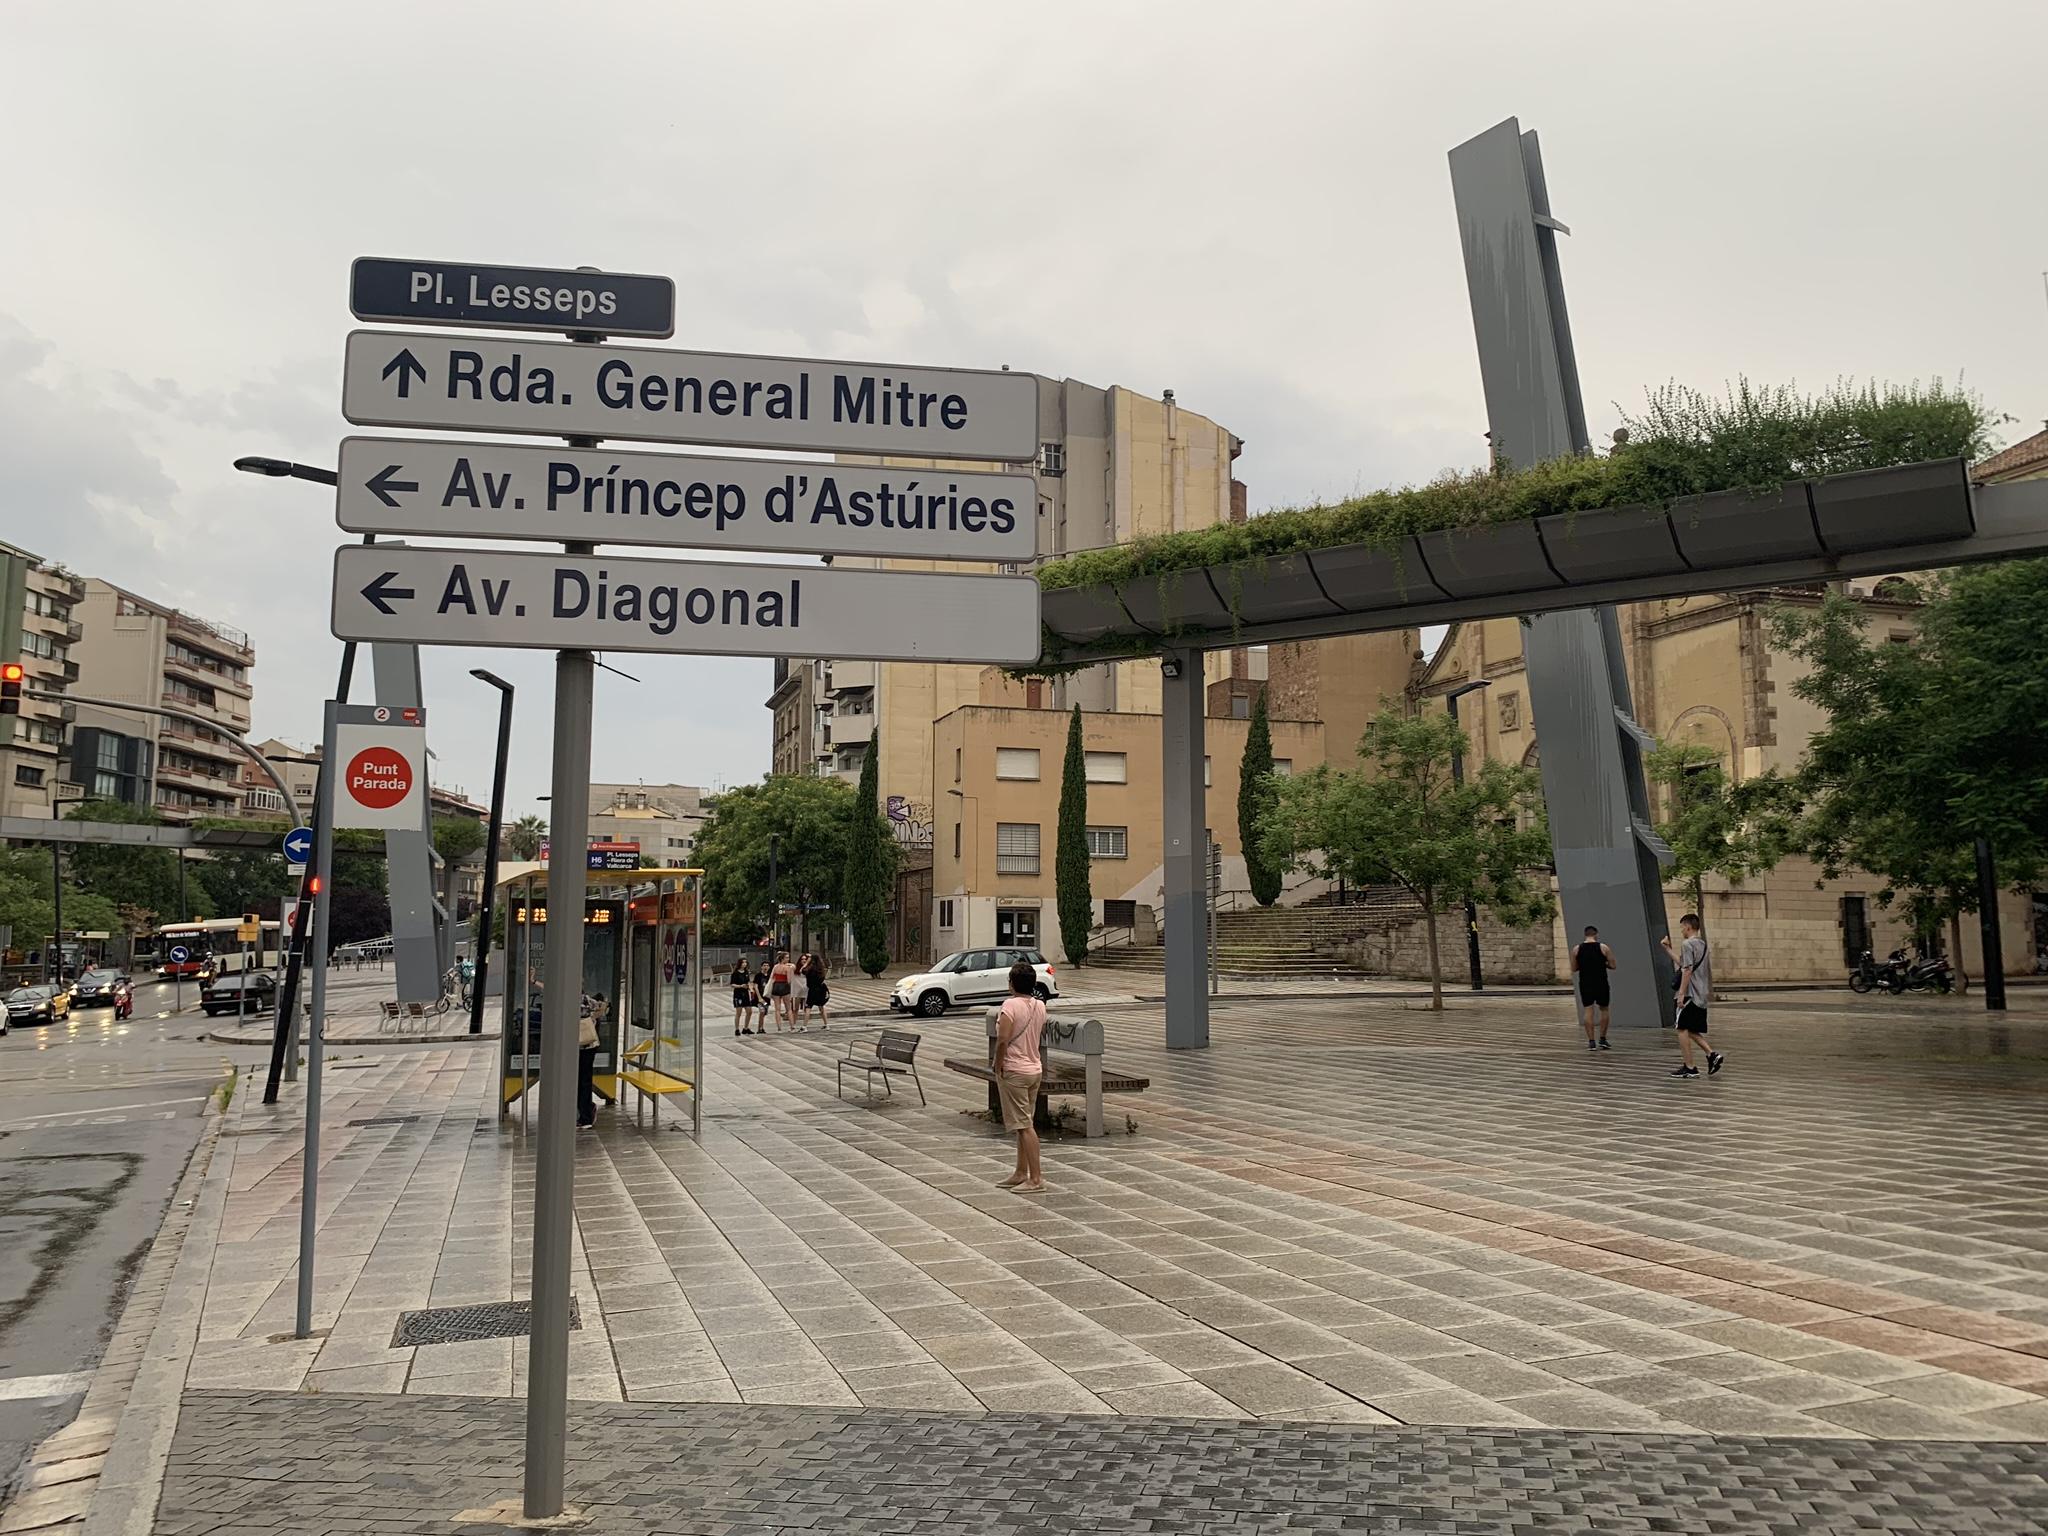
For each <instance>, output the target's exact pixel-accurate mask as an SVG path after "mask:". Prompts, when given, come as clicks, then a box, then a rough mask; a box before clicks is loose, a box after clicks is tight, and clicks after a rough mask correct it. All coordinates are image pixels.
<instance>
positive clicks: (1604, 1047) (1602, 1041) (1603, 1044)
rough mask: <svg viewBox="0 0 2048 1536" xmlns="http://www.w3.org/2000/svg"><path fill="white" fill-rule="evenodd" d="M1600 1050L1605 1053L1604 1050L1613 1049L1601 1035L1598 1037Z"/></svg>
mask: <svg viewBox="0 0 2048 1536" xmlns="http://www.w3.org/2000/svg"><path fill="white" fill-rule="evenodd" d="M1600 1049H1601V1050H1603V1051H1606V1050H1612V1049H1613V1047H1612V1046H1610V1045H1609V1044H1608V1043H1607V1037H1606V1036H1605V1035H1602V1036H1601V1037H1600Z"/></svg>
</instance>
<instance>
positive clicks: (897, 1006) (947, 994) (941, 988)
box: [889, 947, 1060, 1019]
mask: <svg viewBox="0 0 2048 1536" xmlns="http://www.w3.org/2000/svg"><path fill="white" fill-rule="evenodd" d="M1019 960H1022V961H1023V962H1024V963H1025V964H1026V965H1029V966H1030V967H1031V968H1032V970H1034V971H1036V972H1037V973H1038V987H1037V992H1038V995H1039V996H1040V997H1042V998H1044V999H1045V1000H1047V1001H1048V1002H1050V1001H1051V1000H1052V999H1053V998H1055V997H1058V996H1059V995H1060V989H1059V984H1058V978H1057V976H1056V975H1055V973H1054V971H1053V968H1052V967H1051V966H1050V965H1048V964H1047V963H1046V959H1045V956H1044V955H1041V954H1040V953H1039V952H1038V951H1037V950H1035V949H1017V948H1014V947H1012V948H1005V949H963V950H961V951H960V952H959V953H958V954H953V955H948V956H946V958H945V959H943V960H941V961H940V962H939V963H938V964H937V965H935V966H933V967H932V968H931V969H930V970H928V971H925V972H923V973H922V974H920V975H917V976H906V977H904V978H903V979H902V980H901V981H899V982H897V983H896V990H895V991H893V992H891V993H890V994H889V1007H890V1008H891V1009H892V1010H893V1011H895V1012H899V1013H921V1014H923V1015H924V1016H925V1017H926V1018H928V1019H936V1018H937V1017H938V1016H939V1015H940V1014H942V1013H944V1012H945V1011H946V1010H947V1009H948V1008H951V1007H952V1006H953V1005H954V1004H956V1003H976V1002H984V1001H986V1002H1000V1001H1002V999H1004V998H1006V997H1008V996H1009V995H1010V967H1011V966H1013V965H1015V964H1016V963H1017V962H1018V961H1019Z"/></svg>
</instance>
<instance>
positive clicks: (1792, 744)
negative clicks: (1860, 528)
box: [1411, 581, 2036, 981]
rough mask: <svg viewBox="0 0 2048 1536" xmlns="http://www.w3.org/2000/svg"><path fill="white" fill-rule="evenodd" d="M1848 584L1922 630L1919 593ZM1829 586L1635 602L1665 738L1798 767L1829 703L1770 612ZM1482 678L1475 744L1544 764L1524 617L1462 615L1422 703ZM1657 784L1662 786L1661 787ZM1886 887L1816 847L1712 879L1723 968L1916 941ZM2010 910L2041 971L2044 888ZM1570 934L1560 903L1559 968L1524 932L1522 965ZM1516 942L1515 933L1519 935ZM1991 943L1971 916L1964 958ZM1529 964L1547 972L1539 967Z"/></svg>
mask: <svg viewBox="0 0 2048 1536" xmlns="http://www.w3.org/2000/svg"><path fill="white" fill-rule="evenodd" d="M1847 590H1848V591H1849V592H1850V594H1851V595H1852V596H1854V597H1856V598H1857V600H1858V601H1859V602H1860V604H1861V605H1862V610H1863V614H1864V624H1865V629H1866V631H1867V632H1868V633H1869V634H1871V635H1872V636H1873V637H1874V638H1881V639H1886V640H1898V641H1909V640H1911V639H1912V638H1913V636H1914V633H1915V625H1916V622H1917V611H1916V608H1915V606H1914V605H1913V604H1912V603H1911V602H1909V601H1906V600H1904V599H1903V598H1902V597H1900V596H1899V595H1898V593H1897V590H1896V589H1895V588H1893V587H1890V586H1889V585H1888V583H1886V582H1884V581H1876V582H1855V583H1851V584H1849V586H1848V589H1847ZM1822 595H1823V594H1822V591H1821V589H1819V588H1789V589H1782V588H1781V589H1776V590H1772V591H1767V592H1735V593H1717V594H1712V595H1707V596H1698V597H1689V598H1678V599H1671V600H1668V601H1662V602H1654V603H1638V604H1632V605H1629V606H1626V607H1624V608H1622V609H1621V612H1620V618H1621V632H1622V650H1623V655H1624V657H1625V660H1626V665H1627V670H1628V678H1629V687H1630V690H1631V693H1632V695H1633V698H1634V703H1635V715H1636V719H1637V720H1638V722H1639V723H1640V724H1641V725H1642V726H1643V727H1644V728H1645V729H1646V730H1648V731H1649V732H1650V733H1651V734H1652V735H1654V736H1656V737H1657V738H1658V739H1659V740H1660V741H1664V742H1672V743H1685V744H1689V745H1694V746H1699V747H1703V748H1706V749H1707V750H1709V751H1711V752H1713V753H1714V754H1715V755H1716V756H1717V757H1719V758H1720V760H1721V763H1722V766H1723V768H1724V769H1725V770H1726V772H1727V773H1728V775H1729V777H1730V778H1731V779H1733V780H1735V781H1737V782H1740V781H1742V780H1744V779H1748V778H1751V777H1753V776H1754V775H1757V774H1760V773H1765V772H1768V771H1771V770H1774V769H1775V770H1776V771H1778V772H1780V773H1785V774H1790V773H1792V772H1794V771H1796V769H1797V768H1798V766H1799V764H1800V761H1801V759H1802V758H1803V756H1804V755H1805V751H1806V744H1807V742H1808V740H1809V739H1810V738H1811V737H1812V736H1813V735H1814V733H1815V732H1817V731H1818V730H1820V729H1821V728H1822V727H1823V726H1824V725H1825V723H1826V716H1825V714H1824V713H1823V712H1822V711H1821V710H1820V709H1818V708H1817V707H1816V706H1814V705H1812V704H1810V703H1808V702H1807V701H1806V700H1804V699H1802V698H1800V697H1799V696H1798V695H1797V694H1796V693H1795V692H1794V691H1793V686H1794V684H1795V683H1797V682H1798V681H1799V679H1800V678H1801V677H1802V676H1803V675H1804V674H1805V672H1806V671H1807V667H1806V664H1805V663H1804V662H1802V661H1800V660H1799V659H1798V658H1796V657H1794V656H1791V655H1789V654H1787V653H1786V652H1784V651H1782V650H1779V649H1777V648H1775V647H1774V646H1772V645H1771V643H1770V640H1769V635H1768V630H1767V616H1768V613H1769V610H1770V609H1771V608H1772V607H1773V606H1774V605H1776V604H1788V605H1792V606H1795V607H1797V606H1804V607H1814V606H1818V604H1819V603H1820V601H1821V599H1822ZM1482 680H1483V681H1485V682H1486V683H1487V684H1488V685H1489V686H1488V687H1487V688H1486V689H1485V690H1484V692H1482V693H1477V694H1467V695H1466V696H1465V697H1464V698H1462V699H1460V700H1459V701H1458V708H1459V721H1460V723H1461V724H1462V725H1463V726H1464V727H1465V730H1466V734H1467V736H1468V737H1469V738H1470V740H1471V742H1472V756H1473V757H1474V758H1475V759H1478V760H1482V761H1483V760H1486V759H1493V760H1497V761H1502V762H1508V763H1522V764H1527V765H1530V766H1538V765H1539V764H1540V749H1539V746H1538V740H1539V734H1540V729H1541V727H1540V722H1538V721H1537V720H1536V719H1535V717H1534V715H1533V713H1532V712H1531V710H1530V707H1529V689H1528V678H1527V674H1526V672H1525V670H1524V666H1523V661H1522V647H1521V627H1520V624H1519V623H1518V622H1517V621H1516V620H1513V619H1489V620H1485V621H1483V622H1478V623H1471V624H1461V625H1456V626H1453V628H1452V629H1451V630H1450V632H1449V633H1448V634H1446V636H1445V637H1444V640H1443V642H1442V644H1441V645H1440V646H1439V648H1438V649H1437V652H1436V654H1435V655H1434V656H1433V657H1432V658H1431V659H1430V661H1429V663H1428V665H1427V666H1426V667H1425V668H1423V669H1422V671H1421V675H1420V677H1419V678H1418V680H1417V682H1416V684H1415V686H1414V688H1413V689H1412V690H1411V699H1412V702H1413V703H1414V705H1415V707H1417V708H1421V709H1442V708H1444V707H1445V705H1444V699H1445V697H1446V695H1447V694H1449V692H1450V691H1451V690H1452V689H1453V688H1455V687H1457V686H1459V685H1460V684H1462V683H1465V682H1473V681H1482ZM1658 793H1659V792H1658V791H1657V790H1656V789H1655V787H1654V786H1653V788H1652V795H1653V798H1654V797H1656V796H1657V795H1658ZM1661 809H1662V807H1661V806H1660V811H1661ZM1883 888H1884V882H1883V881H1882V880H1880V879H1877V878H1874V877H1872V876H1869V875H1864V874H1861V873H1860V872H1853V871H1852V872H1849V873H1846V874H1845V875H1844V876H1843V877H1842V878H1840V879H1836V880H1824V879H1822V878H1821V874H1820V871H1819V869H1818V868H1817V867H1816V866H1814V865H1813V864H1812V863H1810V862H1809V861H1807V860H1805V859H1789V860H1787V861H1785V862H1784V863H1783V864H1781V865H1779V866H1778V867H1777V868H1776V869H1774V870H1772V871H1771V872H1770V873H1769V874H1767V875H1765V876H1763V877H1762V878H1760V879H1755V880H1751V881H1748V882H1746V883H1744V884H1741V885H1731V884H1730V883H1728V882H1727V881H1725V880H1719V879H1710V880H1709V881H1708V882H1707V885H1706V902H1705V907H1706V910H1705V911H1704V912H1703V913H1702V914H1701V916H1702V917H1703V918H1704V920H1705V923H1706V929H1707V933H1708V935H1709V940H1710V942H1711V943H1712V945H1713V948H1714V955H1715V958H1716V960H1717V962H1718V965H1719V969H1718V971H1717V976H1718V979H1720V980H1722V981H1745V980H1750V981H1754V980H1825V979H1829V978H1834V977H1840V976H1843V975H1845V974H1846V972H1847V970H1848V968H1849V967H1850V966H1851V965H1853V964H1854V962H1855V959H1856V957H1857V955H1859V954H1860V953H1861V952H1862V951H1863V950H1864V949H1870V950H1872V951H1874V952H1875V953H1876V954H1877V955H1878V956H1879V957H1880V958H1882V957H1883V956H1884V955H1885V954H1886V953H1888V952H1889V951H1890V950H1891V949H1893V948H1894V947H1896V946H1899V945H1907V946H1909V947H1910V945H1911V943H1912V935H1911V933H1910V931H1909V930H1908V928H1907V926H1906V925H1905V924H1904V923H1902V922H1900V921H1899V919H1898V918H1897V917H1896V916H1894V915H1893V914H1892V913H1890V912H1889V911H1888V910H1887V909H1885V908H1884V907H1882V906H1880V905H1879V903H1878V900H1877V897H1878V893H1879V892H1880V891H1881V890H1883ZM1664 899H1665V907H1666V910H1667V913H1668V915H1669V917H1670V919H1671V920H1672V922H1673V923H1674V924H1675V923H1676V921H1677V919H1678V916H1679V914H1680V913H1681V912H1682V911H1684V910H1685V905H1686V903H1687V902H1688V901H1690V899H1691V898H1690V896H1689V895H1688V894H1687V893H1686V892H1685V891H1684V890H1682V889H1681V888H1679V887H1677V886H1668V887H1667V888H1666V890H1665V893H1664ZM2001 922H2002V943H2003V947H2004V951H2005V960H2006V969H2007V971H2008V972H2018V973H2025V972H2028V971H2031V970H2032V969H2033V957H2034V954H2035V952H2036V940H2035V924H2036V914H2035V901H2034V900H2033V899H2032V898H2030V897H2028V896H2026V895H2015V894H2012V893H2008V894H2007V895H2006V897H2005V898H2004V900H2003V902H2002V906H2001ZM1568 938H1570V939H1571V941H1573V942H1575V936H1568V935H1566V933H1565V932H1564V928H1563V919H1562V917H1561V916H1560V918H1559V920H1558V922H1557V924H1556V925H1555V929H1554V932H1553V933H1552V935H1551V944H1550V946H1549V951H1550V962H1551V967H1552V968H1551V969H1550V970H1548V971H1544V970H1543V967H1542V966H1541V964H1540V963H1537V962H1536V961H1535V959H1534V955H1535V954H1540V953H1541V946H1538V947H1537V949H1536V951H1534V952H1532V951H1531V950H1530V948H1529V946H1528V945H1527V944H1525V943H1522V944H1518V945H1517V946H1516V949H1515V952H1516V954H1517V955H1518V956H1519V957H1520V959H1521V961H1522V969H1523V970H1524V971H1527V972H1533V973H1540V974H1541V975H1558V976H1562V975H1564V974H1566V972H1567V965H1566V956H1567V954H1568V951H1569V943H1568ZM1501 941H1502V942H1503V944H1506V943H1508V942H1509V939H1508V936H1507V935H1502V936H1501ZM1981 953H1982V946H1981V944H1980V942H1979V939H1978V933H1977V928H1976V925H1975V923H1974V921H1966V922H1965V923H1964V925H1963V956H1962V958H1963V962H1964V965H1965V967H1966V968H1967V969H1968V970H1970V971H1971V972H1972V974H1975V973H1976V972H1977V971H1978V970H1979V968H1980V966H1981ZM1500 979H1502V980H1508V979H1511V978H1509V977H1508V976H1505V975H1503V976H1502V977H1501V978H1500ZM1520 979H1527V980H1534V979H1539V974H1526V975H1524V976H1522V977H1521V978H1520Z"/></svg>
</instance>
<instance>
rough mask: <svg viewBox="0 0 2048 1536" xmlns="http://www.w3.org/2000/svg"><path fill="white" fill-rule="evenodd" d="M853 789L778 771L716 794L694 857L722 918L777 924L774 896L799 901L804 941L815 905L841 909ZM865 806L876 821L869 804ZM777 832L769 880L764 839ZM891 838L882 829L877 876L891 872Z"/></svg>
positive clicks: (886, 877)
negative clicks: (770, 881)
mask: <svg viewBox="0 0 2048 1536" xmlns="http://www.w3.org/2000/svg"><path fill="white" fill-rule="evenodd" d="M855 800H856V797H855V795H854V792H853V789H852V787H851V786H849V785H847V784H845V783H844V782H842V781H841V780H838V779H821V778H811V777H809V776H800V775H796V774H776V775H774V776H772V777H770V778H768V779H767V780H765V781H764V782H762V783H759V784H744V785H741V786H740V787H739V788H737V789H732V790H728V791H727V792H726V793H724V794H722V795H720V796H719V797H718V803H717V805H716V806H715V807H714V808H713V810H712V812H711V815H710V816H709V817H708V818H707V819H706V821H705V823H704V827H703V830H702V831H700V832H699V833H698V834H697V841H696V855H695V857H696V860H697V863H698V864H699V865H701V866H702V867H703V869H704V871H705V875H704V886H705V896H706V899H707V900H708V901H709V902H710V904H711V907H712V910H713V912H714V913H716V914H718V915H719V916H718V920H719V921H720V922H721V924H739V923H741V922H744V921H752V922H757V923H759V924H761V926H762V928H763V929H766V930H768V931H779V928H780V925H779V924H778V923H777V921H776V919H777V916H778V914H777V913H776V911H775V904H776V901H777V900H779V901H780V902H782V903H783V904H784V905H793V906H795V907H796V908H797V909H798V930H799V932H798V939H797V947H798V948H800V949H802V948H808V947H809V945H810V921H811V917H812V915H813V912H812V909H813V908H822V909H824V911H826V912H830V913H843V912H844V911H845V910H846V894H845V888H846V867H847V855H848V838H849V836H850V833H851V827H852V817H853V815H854V814H855ZM866 814H867V815H869V816H874V817H875V818H876V819H877V820H878V821H879V819H880V816H879V813H878V812H876V811H875V809H874V807H873V805H872V804H871V805H869V806H868V807H867V810H866ZM771 836H772V837H774V838H775V840H776V858H775V862H776V871H777V881H776V887H775V891H774V893H773V894H772V895H771V893H770V891H769V887H768V840H769V838H770V837H771ZM896 859H897V854H896V844H895V841H894V839H893V838H891V837H889V836H888V833H887V829H886V828H884V829H883V841H882V847H881V863H882V874H881V879H882V884H883V888H884V889H887V887H888V885H889V884H890V883H891V882H893V881H894V880H895V878H896Z"/></svg>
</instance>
